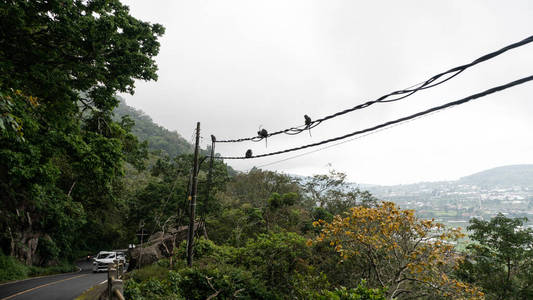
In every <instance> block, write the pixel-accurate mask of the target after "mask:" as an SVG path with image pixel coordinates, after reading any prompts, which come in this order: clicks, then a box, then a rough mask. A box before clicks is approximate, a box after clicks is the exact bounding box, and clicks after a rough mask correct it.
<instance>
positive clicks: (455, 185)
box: [361, 165, 533, 228]
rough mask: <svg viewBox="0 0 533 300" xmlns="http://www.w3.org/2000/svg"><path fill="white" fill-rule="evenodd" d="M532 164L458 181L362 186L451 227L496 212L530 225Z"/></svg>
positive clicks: (531, 222)
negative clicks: (525, 219) (524, 221)
mask: <svg viewBox="0 0 533 300" xmlns="http://www.w3.org/2000/svg"><path fill="white" fill-rule="evenodd" d="M532 175H533V165H515V166H505V167H499V168H495V169H491V170H487V171H483V172H480V173H476V174H473V175H470V176H467V177H463V178H461V179H459V180H457V181H442V182H423V183H416V184H408V185H395V186H361V188H363V189H366V190H369V191H370V192H371V193H372V194H374V195H375V196H376V197H377V198H379V199H381V200H386V201H392V202H395V203H397V204H398V205H400V206H401V207H402V208H408V209H414V210H416V213H417V215H419V216H420V217H423V218H430V219H431V218H434V219H435V220H438V221H439V222H442V223H445V224H447V225H450V226H454V227H463V228H464V227H466V226H468V221H469V220H470V219H471V218H478V219H485V220H488V219H490V218H491V217H493V216H495V215H496V214H498V213H502V214H504V215H506V216H508V217H527V218H528V219H529V221H528V223H527V224H528V226H533V176H532Z"/></svg>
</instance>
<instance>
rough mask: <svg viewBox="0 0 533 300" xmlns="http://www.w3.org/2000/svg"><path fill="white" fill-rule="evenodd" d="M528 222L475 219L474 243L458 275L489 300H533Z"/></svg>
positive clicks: (531, 239) (471, 228) (531, 237)
mask: <svg viewBox="0 0 533 300" xmlns="http://www.w3.org/2000/svg"><path fill="white" fill-rule="evenodd" d="M526 221H527V219H526V218H508V217H506V216H504V215H503V214H501V213H500V214H498V215H496V216H495V217H494V218H492V219H491V220H490V221H484V220H478V219H472V220H470V226H468V230H469V231H471V234H470V239H472V241H473V243H471V244H469V245H468V246H467V253H468V258H467V259H466V260H465V261H464V262H463V264H462V265H461V268H460V269H459V271H458V275H459V276H460V277H461V278H463V279H464V280H465V281H468V282H471V283H474V284H476V285H478V286H480V287H482V288H483V289H484V291H485V292H486V296H487V298H488V299H531V298H532V297H533V277H532V276H531V274H533V231H532V230H531V229H529V228H528V229H525V228H523V225H524V223H525V222H526Z"/></svg>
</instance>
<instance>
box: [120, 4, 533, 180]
mask: <svg viewBox="0 0 533 300" xmlns="http://www.w3.org/2000/svg"><path fill="white" fill-rule="evenodd" d="M124 3H126V4H127V5H129V6H130V8H131V11H132V14H133V15H134V16H136V17H139V18H141V19H143V20H146V21H150V22H157V23H161V24H163V25H164V26H165V27H166V28H167V31H166V34H165V36H164V37H163V38H162V40H161V45H162V46H161V53H160V55H159V56H158V58H157V61H158V64H159V68H160V71H159V78H160V79H159V81H157V82H149V83H145V82H138V83H137V84H136V85H137V89H136V94H135V95H134V96H128V95H125V98H126V100H127V102H128V103H129V104H130V105H132V106H134V107H137V108H140V109H142V110H143V111H145V112H146V113H148V114H149V115H150V116H152V118H153V119H154V120H155V121H156V122H158V123H160V124H161V125H162V126H165V127H167V128H169V129H172V130H177V131H178V132H180V133H181V134H182V135H183V136H185V137H186V138H188V137H189V136H190V134H191V132H192V130H193V128H194V126H195V124H196V121H200V122H202V133H203V136H204V137H205V138H204V144H207V142H208V141H209V139H208V136H209V134H215V135H216V136H217V137H218V138H236V137H243V136H250V135H253V134H254V133H255V132H256V131H257V130H258V128H259V126H263V127H264V128H266V129H268V130H278V129H281V128H285V127H288V126H294V125H300V124H302V123H303V115H304V114H308V115H310V116H312V117H315V118H318V117H320V116H323V115H326V114H329V113H332V112H335V111H338V110H342V109H345V108H348V107H352V106H354V105H356V104H359V103H361V102H363V101H366V100H370V99H373V98H376V97H378V96H380V95H382V94H385V93H387V92H390V91H392V90H396V89H399V88H404V87H407V86H410V85H412V84H414V83H417V82H420V81H421V80H424V79H426V78H428V77H429V76H431V75H433V74H435V73H438V72H440V71H444V70H446V69H448V68H450V67H453V66H456V65H459V64H463V63H466V62H469V61H471V60H473V59H475V58H477V57H479V56H481V55H483V54H485V53H488V52H491V51H493V50H496V49H498V48H500V47H502V46H505V45H507V44H510V43H512V42H515V41H518V40H521V39H523V38H525V37H527V36H529V35H532V34H533V31H531V28H533V26H532V25H533V18H531V16H532V15H533V2H531V1H528V0H523V1H513V2H502V1H482V0H478V1H458V0H456V1H308V0H305V1H304V0H301V1H245V0H242V1H140V0H127V1H124ZM532 53H533V45H529V46H525V47H522V48H520V49H517V50H513V51H511V52H509V53H507V54H504V55H503V56H501V57H498V58H496V59H494V60H491V61H489V62H487V63H484V64H482V65H479V66H476V67H475V68H473V69H472V70H468V71H466V72H465V73H464V74H462V75H460V76H459V77H457V78H456V79H454V80H452V81H450V82H448V83H446V84H444V85H442V86H440V87H437V88H435V89H431V90H427V91H424V92H421V93H420V94H417V95H415V96H413V97H410V98H408V99H406V100H405V101H403V102H399V103H394V104H386V105H385V104H380V105H375V106H372V107H370V108H368V109H365V110H362V111H358V112H355V113H352V114H349V115H346V116H344V117H341V118H338V119H335V120H333V121H330V122H326V123H324V124H323V125H321V126H319V127H317V128H316V129H314V130H313V131H312V137H310V136H309V135H308V134H301V135H299V136H297V137H287V136H285V137H273V138H271V139H269V140H268V148H265V143H264V142H260V143H254V144H237V145H222V144H219V145H217V147H218V148H217V150H218V151H219V152H220V153H222V154H225V155H243V154H244V152H245V151H246V149H248V148H252V149H253V150H254V153H263V152H271V151H275V150H279V149H284V148H288V147H292V146H298V145H301V144H308V143H311V142H316V141H319V140H321V139H324V138H329V137H332V136H337V135H343V134H345V133H348V132H352V131H355V130H357V129H361V128H365V127H368V126H371V125H375V124H378V123H381V122H384V121H386V120H389V119H392V118H396V117H400V116H404V115H407V114H410V113H413V112H416V111H419V110H423V109H426V108H428V107H431V106H435V105H438V104H442V103H445V102H448V101H452V100H456V99H459V98H462V97H464V96H467V95H470V94H472V93H475V92H479V91H482V90H484V89H487V88H489V87H492V86H494V85H499V84H502V83H505V82H509V81H512V80H515V79H518V78H520V77H524V76H527V75H531V72H532V70H533V68H532V66H533V59H532ZM532 92H533V84H525V85H523V86H519V87H516V88H513V89H511V90H508V91H504V92H502V93H499V94H495V95H492V96H489V97H486V98H483V99H480V100H477V101H475V102H473V103H471V104H466V105H464V106H461V107H458V108H454V109H450V110H447V111H445V112H442V113H438V114H435V115H432V116H430V117H427V118H423V119H421V120H417V121H413V122H410V123H408V124H405V125H402V126H398V127H395V128H392V129H389V130H385V131H382V132H379V133H376V134H373V135H371V136H368V137H365V138H361V139H359V140H356V141H353V142H350V143H346V144H343V145H340V146H337V147H332V148H330V149H327V150H324V151H319V152H316V153H313V154H310V155H307V156H303V157H300V158H296V159H293V160H289V161H285V162H283V163H279V164H274V165H271V166H269V167H267V168H268V169H272V170H278V171H282V172H287V173H296V174H303V175H310V174H314V173H319V172H324V171H325V170H327V169H328V168H329V167H328V163H331V164H332V167H333V168H336V169H338V170H340V171H344V172H346V173H347V174H348V177H349V179H350V180H353V181H357V182H365V183H380V184H392V183H408V182H414V181H421V180H441V179H454V178H458V177H460V176H463V175H467V174H469V173H471V172H476V171H479V170H483V169H486V168H490V167H494V166H499V165H505V164H514V163H533V156H532V155H531V153H532V150H533V139H531V132H532V130H533V119H532V118H530V115H531V113H532V112H533V103H532V102H531V101H530V100H531V94H532ZM296 154H298V153H296ZM288 156H292V154H291V155H287V156H278V157H271V158H265V159H258V160H254V161H237V162H230V164H231V165H232V166H234V167H235V168H237V169H241V170H246V169H249V168H251V167H252V166H254V165H263V164H266V163H270V162H273V161H277V160H280V159H283V158H286V157H288Z"/></svg>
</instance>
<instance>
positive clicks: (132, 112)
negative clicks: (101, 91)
mask: <svg viewBox="0 0 533 300" xmlns="http://www.w3.org/2000/svg"><path fill="white" fill-rule="evenodd" d="M117 98H118V99H119V100H120V102H119V105H118V107H117V108H116V109H115V111H114V112H115V117H116V118H118V119H120V118H121V117H123V116H126V115H128V116H130V118H131V119H132V120H133V121H135V126H133V128H132V133H133V134H134V135H135V136H136V137H137V138H139V140H140V141H146V142H148V148H149V149H150V150H152V151H157V150H160V151H161V152H163V153H165V154H167V155H169V156H170V157H174V156H176V155H179V154H184V153H192V152H193V150H194V147H193V145H192V144H191V143H189V142H188V141H187V140H186V139H185V138H183V137H182V136H181V135H180V134H179V133H178V132H177V131H170V130H168V129H166V128H164V127H162V126H159V125H158V124H156V123H155V122H154V121H153V120H152V118H151V117H150V116H148V115H147V114H145V113H144V112H143V111H142V110H139V109H136V108H133V107H131V106H129V105H127V103H126V101H125V100H124V98H122V97H117Z"/></svg>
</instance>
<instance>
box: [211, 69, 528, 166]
mask: <svg viewBox="0 0 533 300" xmlns="http://www.w3.org/2000/svg"><path fill="white" fill-rule="evenodd" d="M531 80H533V75H531V76H528V77H524V78H521V79H518V80H515V81H512V82H509V83H507V84H504V85H500V86H496V87H493V88H490V89H488V90H485V91H483V92H480V93H477V94H473V95H470V96H468V97H465V98H462V99H460V100H456V101H452V102H448V103H446V104H443V105H439V106H435V107H432V108H430V109H427V110H424V111H421V112H418V113H415V114H412V115H409V116H406V117H402V118H399V119H396V120H392V121H388V122H385V123H382V124H379V125H376V126H373V127H369V128H366V129H362V130H358V131H354V132H352V133H348V134H345V135H342V136H338V137H335V138H331V139H327V140H324V141H321V142H316V143H312V144H308V145H304V146H300V147H295V148H290V149H286V150H281V151H275V152H270V153H265V154H260V155H255V156H254V155H250V156H230V157H218V158H220V159H252V158H260V157H267V156H273V155H278V154H283V153H288V152H293V151H297V150H302V149H306V148H310V147H316V146H320V145H324V144H327V143H331V142H335V141H339V140H343V139H346V138H349V137H352V136H355V135H361V134H365V133H369V132H373V131H376V130H379V129H382V128H385V127H389V126H391V125H394V124H398V123H402V122H405V121H408V120H411V119H415V118H418V117H420V116H423V115H427V114H430V113H433V112H436V111H439V110H442V109H446V108H449V107H452V106H456V105H461V104H464V103H467V102H470V101H472V100H475V99H478V98H481V97H484V96H487V95H490V94H493V93H496V92H499V91H503V90H505V89H508V88H511V87H514V86H517V85H520V84H523V83H526V82H528V81H531Z"/></svg>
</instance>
